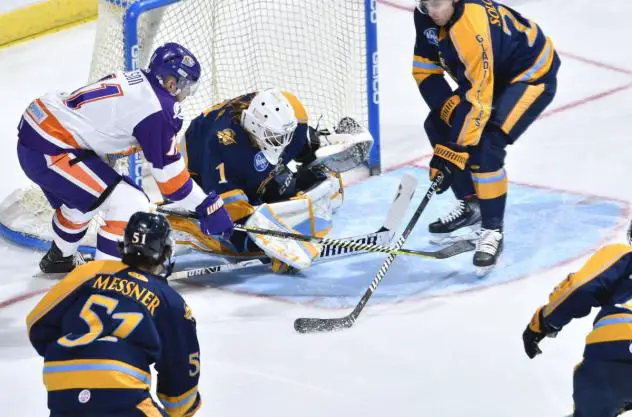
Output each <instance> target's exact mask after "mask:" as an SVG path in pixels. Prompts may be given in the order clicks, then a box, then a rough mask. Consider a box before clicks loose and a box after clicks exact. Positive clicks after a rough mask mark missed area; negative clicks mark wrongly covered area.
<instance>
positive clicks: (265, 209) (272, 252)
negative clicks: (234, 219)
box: [246, 200, 321, 269]
mask: <svg viewBox="0 0 632 417" xmlns="http://www.w3.org/2000/svg"><path fill="white" fill-rule="evenodd" d="M286 203H295V204H296V203H298V204H306V202H305V201H304V200H303V201H300V200H298V201H288V202H284V203H278V204H286ZM246 227H253V228H258V229H270V230H277V231H280V232H287V233H299V232H298V231H297V230H296V229H294V228H292V227H290V226H288V225H287V223H285V222H284V221H283V220H281V218H280V217H279V215H278V214H277V213H276V212H275V210H274V209H273V208H272V207H271V206H270V205H269V204H262V205H261V206H259V207H257V210H255V212H254V213H253V215H252V216H250V218H249V219H248V221H247V222H246ZM248 235H249V236H250V239H252V241H253V242H255V244H256V245H257V246H259V247H260V248H261V250H263V251H264V252H265V254H266V255H268V256H269V257H270V258H273V259H278V260H280V261H281V262H283V263H285V264H288V265H289V266H291V267H293V268H296V269H305V268H308V267H309V266H310V265H311V264H312V261H313V260H314V259H315V258H316V257H317V256H318V254H319V253H320V249H321V248H320V245H315V244H313V243H309V242H301V241H295V240H290V239H282V238H276V237H272V236H265V235H258V234H255V233H248Z"/></svg>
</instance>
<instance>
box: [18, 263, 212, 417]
mask: <svg viewBox="0 0 632 417" xmlns="http://www.w3.org/2000/svg"><path fill="white" fill-rule="evenodd" d="M27 327H28V334H29V339H30V341H31V344H32V345H33V347H34V348H35V350H37V353H39V354H40V355H41V356H42V357H43V358H44V384H45V386H46V389H47V390H48V406H49V408H50V409H51V410H52V411H56V412H78V411H82V412H94V415H98V413H99V412H105V411H112V412H115V411H117V410H121V411H124V410H129V409H134V408H135V407H136V406H137V405H138V404H141V403H143V402H144V401H145V402H146V401H147V399H148V398H149V397H150V393H149V390H150V386H151V374H150V369H149V367H150V365H151V364H155V368H156V371H157V372H158V386H157V392H158V397H159V398H160V400H161V402H162V404H163V405H164V407H165V411H166V412H167V413H168V414H169V416H171V417H178V416H191V415H193V414H194V413H195V411H196V410H197V409H198V408H199V407H200V404H201V402H200V395H199V394H198V389H197V385H198V379H199V373H200V349H199V346H198V340H197V335H196V328H195V320H194V318H193V316H192V313H191V310H190V308H189V307H188V306H187V305H186V303H185V302H184V300H183V299H182V297H181V296H180V295H179V294H178V293H177V292H176V291H175V290H173V289H172V288H171V287H169V285H168V284H167V281H166V280H165V279H163V278H161V277H157V276H153V275H151V274H149V273H147V272H143V271H140V270H138V269H135V268H131V267H129V266H127V265H125V264H123V263H121V262H119V261H94V262H90V263H87V264H85V265H82V266H80V267H78V268H76V269H75V270H74V271H73V272H71V273H70V274H68V275H67V276H66V277H65V278H64V279H63V280H62V281H60V282H59V283H58V284H57V285H55V286H54V287H53V288H52V289H51V290H50V291H49V292H48V293H47V294H46V295H45V296H44V298H42V300H41V301H40V302H39V303H38V304H37V305H36V306H35V308H34V309H33V310H32V311H31V313H30V314H29V316H28V318H27Z"/></svg>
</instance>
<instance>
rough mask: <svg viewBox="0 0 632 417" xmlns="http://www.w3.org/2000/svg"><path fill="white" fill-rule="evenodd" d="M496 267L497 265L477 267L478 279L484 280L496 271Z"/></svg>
mask: <svg viewBox="0 0 632 417" xmlns="http://www.w3.org/2000/svg"><path fill="white" fill-rule="evenodd" d="M495 267H496V265H490V266H477V267H476V277H477V278H478V279H483V278H485V277H487V275H489V274H490V273H491V272H492V271H493V270H494V268H495Z"/></svg>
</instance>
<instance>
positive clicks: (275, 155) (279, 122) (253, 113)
mask: <svg viewBox="0 0 632 417" xmlns="http://www.w3.org/2000/svg"><path fill="white" fill-rule="evenodd" d="M297 124H298V122H297V120H296V114H295V113H294V108H293V107H292V105H291V104H290V102H289V101H288V99H287V98H286V97H285V96H284V95H283V93H282V92H281V91H280V90H278V89H268V90H263V91H260V92H259V93H257V95H255V96H254V97H253V99H252V101H251V102H250V106H248V108H247V109H246V110H244V111H243V112H242V113H241V126H242V127H243V128H244V129H245V130H246V131H247V132H248V133H250V135H251V136H252V138H253V139H254V140H255V142H256V143H257V145H258V146H259V149H261V151H262V152H263V155H264V156H265V158H266V159H267V160H268V162H270V163H271V164H272V165H276V164H277V163H278V162H279V158H280V156H281V153H282V152H283V150H284V149H285V147H286V146H287V145H288V144H289V143H290V142H291V141H292V136H293V135H294V131H295V130H296V126H297Z"/></svg>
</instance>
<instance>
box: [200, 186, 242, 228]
mask: <svg viewBox="0 0 632 417" xmlns="http://www.w3.org/2000/svg"><path fill="white" fill-rule="evenodd" d="M195 212H196V213H197V215H198V219H199V220H200V230H202V233H204V234H205V235H222V236H223V237H224V238H226V239H227V238H229V237H230V235H231V234H232V233H233V230H234V228H235V225H234V223H233V221H232V220H231V219H230V216H229V215H228V211H226V208H225V207H224V200H222V198H221V197H220V196H218V195H217V194H216V193H215V192H211V193H210V194H209V195H208V196H206V198H205V199H204V201H202V203H200V205H199V206H197V207H196V208H195Z"/></svg>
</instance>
